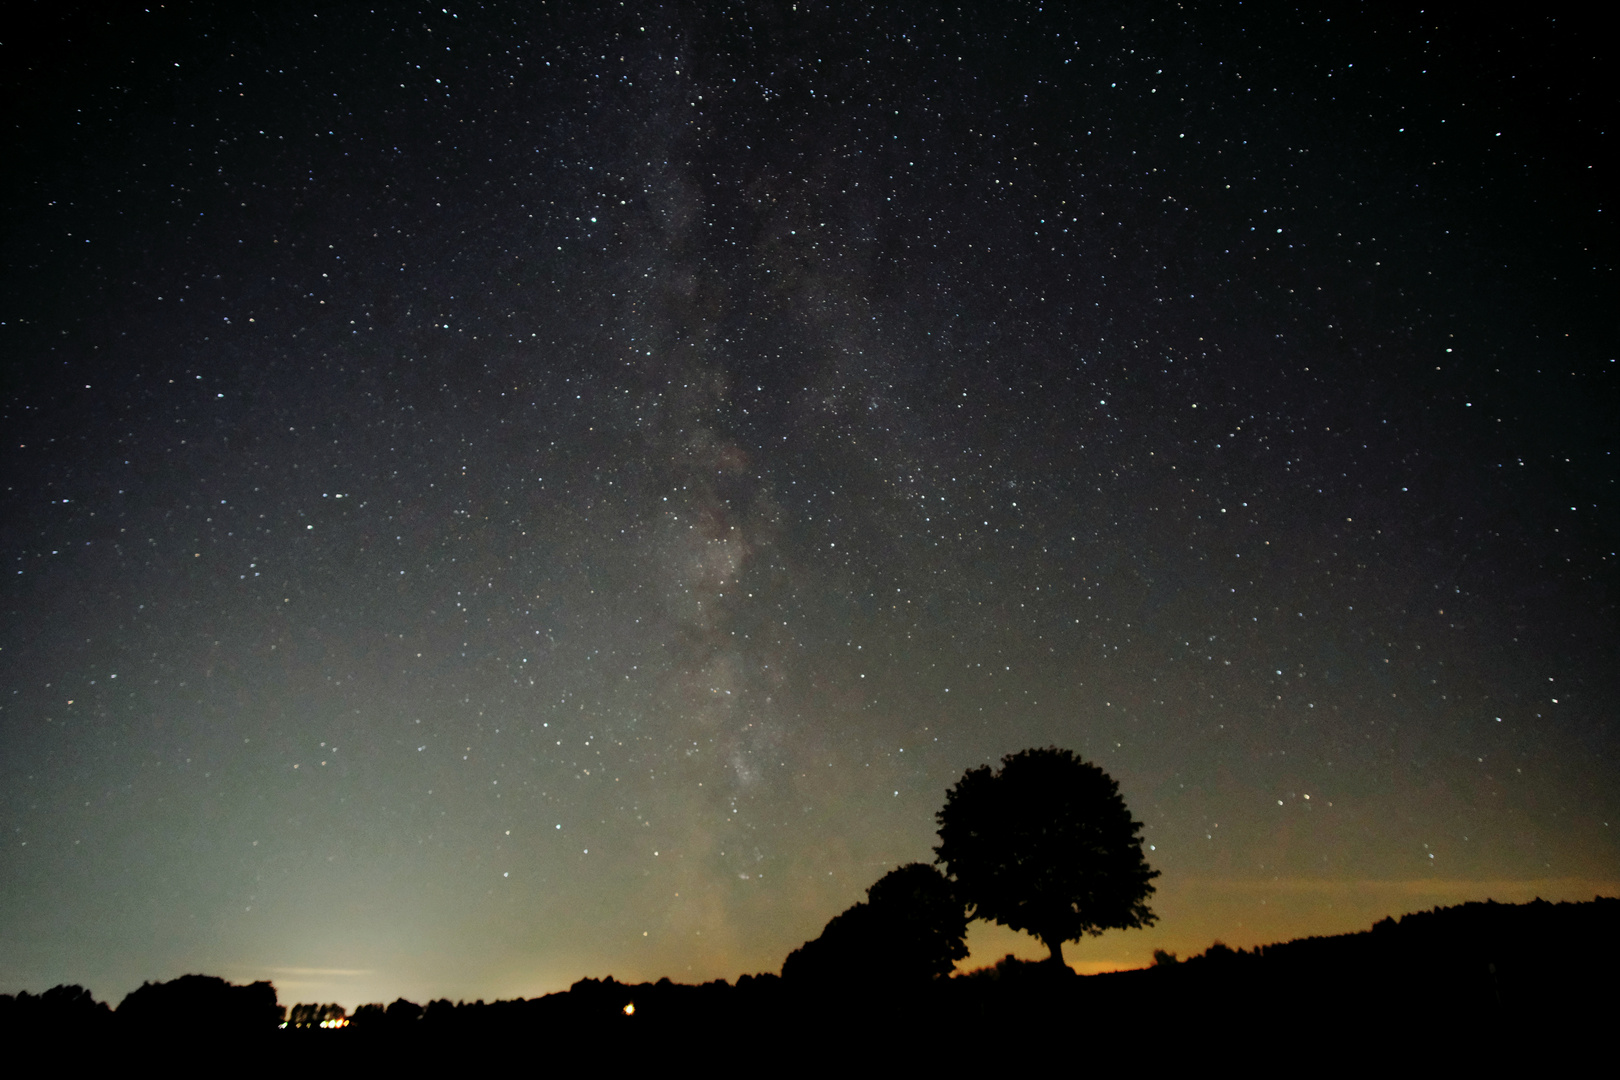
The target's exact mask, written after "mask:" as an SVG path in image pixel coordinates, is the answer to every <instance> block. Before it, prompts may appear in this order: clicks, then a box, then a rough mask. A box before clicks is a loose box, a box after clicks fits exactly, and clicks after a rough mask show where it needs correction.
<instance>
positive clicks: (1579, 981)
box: [0, 897, 1620, 1052]
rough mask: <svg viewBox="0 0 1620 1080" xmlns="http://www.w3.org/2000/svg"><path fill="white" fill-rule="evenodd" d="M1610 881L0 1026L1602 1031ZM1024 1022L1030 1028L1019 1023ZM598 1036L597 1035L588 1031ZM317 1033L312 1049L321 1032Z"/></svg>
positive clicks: (153, 1007)
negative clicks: (897, 977)
mask: <svg viewBox="0 0 1620 1080" xmlns="http://www.w3.org/2000/svg"><path fill="white" fill-rule="evenodd" d="M1617 960H1620V899H1617V898H1612V897H1598V898H1595V899H1594V900H1592V901H1589V902H1581V903H1556V904H1554V903H1548V902H1546V901H1542V900H1537V901H1534V902H1531V903H1528V904H1517V905H1515V904H1497V903H1494V902H1490V901H1486V902H1483V903H1468V904H1462V905H1459V906H1455V907H1446V908H1435V909H1433V910H1431V911H1422V912H1416V913H1412V914H1408V915H1404V916H1401V917H1400V918H1398V919H1396V918H1387V919H1384V920H1382V921H1380V922H1379V923H1377V924H1375V925H1374V926H1373V927H1371V928H1370V929H1368V930H1363V931H1359V932H1357V933H1350V934H1340V935H1336V936H1332V937H1310V938H1301V939H1296V940H1293V941H1287V942H1281V943H1278V944H1274V945H1265V946H1260V947H1257V948H1254V949H1232V948H1228V947H1227V946H1225V945H1222V944H1220V943H1219V942H1217V943H1215V944H1214V945H1212V946H1210V948H1209V949H1207V950H1205V951H1204V952H1203V953H1201V954H1199V955H1197V956H1194V957H1191V958H1189V959H1186V960H1180V961H1178V960H1176V958H1174V957H1173V956H1171V955H1169V954H1166V953H1159V954H1157V961H1156V963H1155V964H1154V965H1153V966H1152V967H1148V968H1141V969H1137V970H1133V971H1122V972H1111V973H1107V974H1101V975H1090V976H1080V975H1076V974H1074V973H1073V972H1072V971H1071V970H1070V969H1068V968H1060V967H1056V966H1054V965H1053V964H1051V963H1049V962H1045V961H1041V962H1035V961H1019V960H1016V959H1014V958H1013V957H1011V956H1009V957H1007V958H1006V959H1004V960H1002V961H1001V962H999V963H997V964H996V965H994V966H992V967H989V968H982V969H979V970H977V971H971V972H965V973H957V974H955V975H953V976H948V977H936V978H933V979H930V980H927V981H924V982H918V981H916V980H907V981H904V982H900V983H894V982H889V981H887V980H884V979H882V978H880V977H875V976H874V973H873V972H872V971H871V969H870V968H860V969H857V970H852V971H851V972H850V973H849V977H848V978H846V979H844V980H842V981H840V980H837V979H835V978H829V977H827V973H826V972H821V973H818V977H817V978H815V979H798V980H796V979H793V978H783V977H780V976H778V975H775V974H764V975H743V976H741V977H740V978H738V979H737V980H736V982H734V983H731V982H726V981H724V980H715V981H713V982H709V983H704V984H701V985H687V984H681V983H675V982H672V981H670V980H669V979H661V980H659V981H658V982H656V983H640V984H627V983H620V982H617V981H615V980H614V979H613V978H612V977H611V976H609V977H607V978H604V979H581V980H580V981H578V982H576V983H575V984H574V985H573V986H571V987H570V988H569V989H568V990H566V991H561V992H558V993H553V994H548V995H545V996H543V997H537V998H532V999H527V1000H522V999H519V1000H512V1001H495V1002H490V1003H485V1002H483V1001H477V1002H471V1003H468V1002H457V1003H452V1002H450V1001H448V1000H442V999H441V1000H436V1001H432V1002H429V1003H428V1004H427V1005H426V1006H422V1005H418V1004H416V1003H413V1002H409V1001H405V1000H404V999H399V1000H396V1001H395V1002H393V1003H392V1004H390V1005H386V1006H385V1005H382V1004H376V1005H366V1006H362V1007H361V1008H359V1009H357V1010H356V1012H355V1013H354V1015H353V1016H343V1015H342V1010H341V1009H340V1008H339V1007H337V1006H331V1005H326V1006H304V1005H300V1006H295V1007H294V1009H293V1010H292V1013H291V1016H292V1017H293V1018H298V1017H304V1018H310V1017H316V1016H319V1017H320V1018H321V1019H325V1020H327V1021H331V1020H334V1019H339V1018H341V1019H343V1020H346V1021H348V1023H347V1025H346V1026H342V1027H334V1026H328V1027H324V1028H323V1027H319V1026H315V1025H311V1024H305V1025H304V1026H299V1025H298V1024H297V1023H293V1022H285V1023H284V1017H286V1016H287V1015H288V1014H287V1013H286V1010H285V1009H284V1008H283V1007H282V1006H280V1005H279V1004H277V1002H276V1000H275V992H274V988H273V987H272V986H271V985H270V984H268V983H262V982H261V983H254V984H251V985H249V986H232V985H231V984H229V983H226V982H225V981H224V980H222V979H217V978H213V977H210V976H199V975H188V976H183V977H182V978H180V979H176V980H173V981H171V982H169V983H156V984H152V983H149V984H145V985H143V986H142V987H140V988H139V989H137V990H135V991H133V992H131V993H130V994H129V995H127V996H126V997H125V998H124V1000H123V1001H122V1002H121V1003H120V1004H119V1006H118V1008H117V1009H116V1010H113V1009H109V1008H108V1007H107V1005H106V1004H105V1003H101V1002H97V1001H95V1000H94V998H93V996H92V995H91V994H90V992H89V991H88V990H85V989H83V988H81V987H76V986H74V987H67V986H60V987H55V988H52V989H50V990H47V991H45V992H44V993H43V994H38V995H35V994H30V993H28V992H26V991H25V992H23V993H21V994H18V995H15V996H13V995H0V1034H3V1035H4V1036H5V1037H8V1038H11V1039H14V1040H19V1041H24V1042H26V1041H30V1040H34V1039H39V1038H47V1037H48V1038H62V1037H75V1038H82V1037H84V1036H92V1035H96V1034H105V1035H109V1036H116V1035H134V1034H137V1033H145V1034H152V1033H158V1032H164V1031H182V1030H184V1031H198V1030H205V1031H207V1032H209V1033H211V1034H213V1035H214V1036H216V1037H229V1038H231V1039H233V1040H251V1041H254V1042H273V1043H280V1044H284V1045H285V1044H289V1043H294V1042H295V1043H297V1045H299V1046H302V1047H305V1048H308V1049H311V1050H314V1049H315V1048H316V1047H328V1048H330V1047H335V1046H337V1045H338V1044H340V1043H341V1044H343V1045H356V1046H358V1045H361V1044H364V1045H368V1046H382V1045H399V1046H423V1045H429V1044H435V1043H439V1044H444V1045H464V1044H466V1041H467V1040H481V1041H491V1040H495V1041H499V1040H504V1039H510V1040H517V1041H519V1042H522V1041H525V1040H531V1039H534V1038H537V1037H538V1038H542V1039H548V1040H555V1039H557V1038H559V1037H566V1038H568V1039H575V1040H577V1039H579V1038H581V1037H584V1036H589V1037H590V1039H591V1040H593V1041H594V1042H596V1043H598V1044H600V1045H611V1046H616V1047H618V1048H620V1049H633V1048H635V1047H637V1046H640V1047H642V1048H644V1049H648V1050H651V1049H652V1048H655V1047H658V1046H664V1045H667V1044H668V1042H669V1040H671V1039H683V1038H690V1037H691V1036H692V1035H693V1033H695V1032H715V1031H724V1032H726V1033H728V1034H727V1037H728V1039H730V1040H731V1041H732V1042H733V1043H734V1044H735V1043H739V1042H741V1043H748V1042H750V1041H754V1042H757V1043H758V1044H759V1045H761V1046H764V1045H770V1044H773V1043H774V1042H775V1041H778V1040H780V1039H782V1038H792V1039H799V1040H801V1041H802V1039H803V1037H804V1036H806V1035H809V1034H814V1035H815V1036H816V1040H817V1042H816V1043H813V1044H812V1045H820V1046H821V1047H822V1048H823V1049H825V1048H828V1047H831V1046H834V1045H847V1044H849V1043H851V1042H852V1041H859V1040H867V1041H871V1040H884V1039H893V1038H896V1037H898V1036H897V1034H896V1033H899V1032H904V1031H917V1030H924V1029H927V1030H964V1031H966V1030H975V1029H977V1030H997V1029H1011V1030H1040V1029H1043V1028H1044V1029H1046V1030H1049V1031H1065V1030H1070V1029H1075V1028H1080V1027H1083V1028H1085V1029H1087V1030H1106V1031H1108V1032H1111V1033H1112V1035H1113V1036H1114V1037H1117V1038H1131V1037H1140V1036H1144V1035H1146V1034H1147V1033H1148V1032H1149V1030H1150V1029H1161V1028H1163V1026H1164V1025H1165V1024H1167V1023H1168V1024H1173V1025H1176V1026H1177V1027H1178V1028H1179V1029H1181V1030H1199V1029H1202V1030H1210V1031H1213V1030H1216V1029H1220V1028H1225V1027H1228V1026H1230V1025H1233V1024H1241V1025H1245V1026H1248V1027H1253V1026H1254V1025H1256V1024H1260V1025H1262V1026H1263V1027H1264V1028H1265V1029H1266V1030H1267V1031H1269V1032H1271V1033H1273V1036H1275V1037H1283V1038H1298V1039H1308V1038H1316V1037H1320V1036H1322V1035H1325V1034H1330V1033H1334V1034H1341V1035H1342V1034H1344V1033H1348V1032H1356V1033H1359V1038H1360V1040H1361V1041H1362V1043H1363V1044H1369V1043H1368V1040H1371V1043H1377V1042H1378V1040H1379V1039H1380V1038H1384V1037H1396V1036H1402V1035H1412V1034H1414V1033H1416V1032H1418V1031H1420V1030H1422V1031H1437V1030H1445V1031H1450V1032H1453V1033H1456V1032H1473V1033H1474V1034H1475V1035H1476V1036H1477V1037H1485V1036H1486V1034H1488V1035H1489V1037H1490V1038H1492V1039H1495V1040H1497V1041H1500V1039H1502V1038H1504V1037H1511V1036H1512V1034H1513V1033H1514V1032H1518V1033H1520V1034H1521V1035H1523V1036H1525V1037H1526V1038H1528V1037H1529V1034H1530V1033H1532V1032H1538V1031H1547V1030H1559V1031H1572V1030H1573V1031H1577V1032H1578V1031H1580V1030H1591V1031H1593V1032H1596V1031H1600V1030H1602V1028H1601V1026H1594V1027H1590V1028H1586V1027H1584V1026H1583V1025H1584V1022H1585V1021H1586V1020H1592V1021H1594V1022H1598V1021H1601V1019H1602V1018H1604V1017H1609V1016H1612V1015H1613V1010H1614V1007H1615V1005H1616V1004H1617V1003H1620V992H1617V990H1616V985H1615V978H1614V972H1615V969H1616V961H1617ZM1031 1025H1033V1027H1031ZM602 1040H606V1042H602ZM322 1052H324V1051H322Z"/></svg>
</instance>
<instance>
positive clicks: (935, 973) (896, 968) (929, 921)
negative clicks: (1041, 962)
mask: <svg viewBox="0 0 1620 1080" xmlns="http://www.w3.org/2000/svg"><path fill="white" fill-rule="evenodd" d="M866 894H867V901H866V902H865V903H859V904H856V905H854V906H853V907H851V908H849V909H847V910H845V911H843V912H841V913H840V914H838V915H835V916H833V918H832V920H831V921H830V922H828V923H827V926H826V928H825V929H824V930H822V932H821V936H820V937H818V938H816V939H815V940H813V941H807V942H805V943H804V944H803V945H802V946H800V947H799V948H797V949H795V950H794V951H793V952H792V953H790V954H789V955H788V958H787V959H786V960H785V961H784V962H783V964H782V978H783V979H785V980H787V981H788V982H789V983H796V984H802V985H809V984H816V985H818V986H824V987H831V986H833V985H834V984H838V983H847V984H849V985H850V986H851V987H852V988H855V987H868V988H870V987H874V986H888V985H894V984H900V985H904V984H909V983H917V982H926V981H928V980H929V979H935V978H939V977H941V976H944V975H948V974H950V972H951V969H952V968H953V967H954V966H955V965H956V961H958V960H960V959H962V958H963V957H965V956H967V944H966V942H965V941H964V940H963V938H964V937H965V936H966V934H967V921H968V920H967V914H966V912H965V911H964V909H963V905H962V902H961V901H960V900H958V899H957V898H956V894H955V892H954V890H953V889H952V888H951V884H950V882H948V881H946V880H945V877H944V875H942V874H941V873H940V872H939V871H938V870H937V869H935V868H934V867H932V866H929V865H928V864H927V863H909V864H907V865H905V866H902V867H900V868H899V869H897V870H891V871H890V872H889V873H887V874H885V875H884V876H883V877H882V878H880V879H879V880H878V881H877V882H876V883H875V884H874V885H872V887H871V888H869V889H867V890H866Z"/></svg>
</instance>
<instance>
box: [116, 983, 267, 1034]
mask: <svg viewBox="0 0 1620 1080" xmlns="http://www.w3.org/2000/svg"><path fill="white" fill-rule="evenodd" d="M285 1012H286V1010H285V1009H284V1008H283V1007H282V1006H281V1005H279V1004H278V1003H277V1002H276V988H275V987H274V986H272V985H270V984H269V983H267V982H256V983H250V984H248V985H246V986H236V985H234V984H232V983H228V982H226V981H225V980H224V979H221V978H218V977H216V976H213V975H182V976H180V977H179V978H178V979H174V980H172V981H170V982H166V983H142V984H141V986H140V987H139V989H136V990H131V991H130V992H129V993H128V994H127V995H125V997H124V1000H123V1001H121V1002H119V1003H118V1019H119V1021H120V1022H122V1023H126V1024H129V1025H132V1026H134V1027H137V1028H145V1029H148V1030H151V1031H159V1030H162V1029H164V1028H178V1027H181V1026H184V1027H186V1028H188V1029H190V1030H193V1031H198V1032H208V1033H210V1034H216V1035H217V1034H241V1035H246V1034H255V1033H258V1032H268V1031H272V1030H274V1029H275V1028H276V1026H277V1025H278V1024H280V1023H281V1020H282V1017H283V1015H284V1014H285Z"/></svg>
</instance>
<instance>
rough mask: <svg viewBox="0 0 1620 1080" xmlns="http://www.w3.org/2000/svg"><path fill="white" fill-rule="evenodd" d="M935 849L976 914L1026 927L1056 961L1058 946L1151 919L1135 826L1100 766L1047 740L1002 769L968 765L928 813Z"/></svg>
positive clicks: (1152, 873) (1151, 873)
mask: <svg viewBox="0 0 1620 1080" xmlns="http://www.w3.org/2000/svg"><path fill="white" fill-rule="evenodd" d="M936 819H937V820H938V822H939V841H940V842H939V846H938V847H936V848H934V853H935V854H936V855H937V856H938V857H939V861H940V862H941V863H943V864H944V865H945V868H946V870H947V872H948V873H949V874H950V876H951V878H952V879H953V880H954V881H955V883H956V886H957V894H958V895H959V896H960V897H961V899H962V900H963V901H965V902H966V903H967V904H968V905H970V906H971V909H972V910H971V914H972V915H973V916H974V917H975V918H982V919H989V920H991V921H994V922H998V923H1001V924H1002V925H1004V926H1009V927H1011V928H1012V929H1014V930H1023V931H1028V932H1029V933H1031V934H1034V935H1035V936H1036V937H1038V938H1039V939H1040V940H1041V941H1042V943H1044V944H1045V945H1046V947H1047V948H1048V949H1050V950H1051V953H1052V960H1053V961H1054V962H1057V963H1062V962H1063V943H1064V942H1065V941H1078V940H1080V938H1081V936H1082V935H1084V934H1093V935H1095V934H1101V933H1102V932H1103V931H1104V930H1110V929H1121V930H1123V929H1128V928H1132V927H1137V928H1140V927H1145V926H1151V925H1152V924H1153V923H1154V922H1156V921H1157V917H1156V916H1155V915H1154V914H1153V912H1152V911H1151V910H1150V909H1149V908H1148V906H1147V901H1148V898H1149V897H1150V896H1152V895H1153V886H1152V885H1151V884H1150V882H1151V881H1152V880H1153V879H1154V878H1156V877H1158V876H1159V872H1158V871H1157V870H1153V869H1150V868H1149V866H1148V864H1147V861H1146V859H1144V858H1143V856H1142V839H1141V836H1140V830H1141V828H1142V823H1141V822H1140V821H1132V820H1131V814H1130V811H1129V810H1128V809H1126V807H1125V800H1124V799H1123V798H1121V797H1120V794H1119V785H1118V784H1117V783H1116V782H1115V781H1114V780H1113V779H1112V778H1111V777H1110V776H1109V775H1108V774H1107V773H1105V772H1103V770H1102V769H1100V768H1098V767H1097V766H1095V765H1092V764H1090V763H1088V762H1086V761H1083V760H1081V759H1080V758H1079V757H1078V756H1076V755H1075V754H1074V753H1073V752H1072V751H1069V750H1060V749H1058V748H1056V747H1048V748H1046V749H1031V750H1024V751H1022V752H1021V753H1017V754H1009V755H1008V756H1007V757H1005V758H1003V759H1002V762H1001V769H1000V770H999V771H997V772H992V771H991V770H990V767H989V766H988V765H986V766H982V767H980V768H977V769H969V770H968V771H967V772H966V773H965V774H964V775H963V777H962V779H961V781H960V782H958V783H957V785H956V786H955V787H954V788H952V789H951V790H950V791H949V792H947V793H946V796H945V805H944V807H942V808H941V809H940V811H939V813H938V814H937V815H936Z"/></svg>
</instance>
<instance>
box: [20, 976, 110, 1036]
mask: <svg viewBox="0 0 1620 1080" xmlns="http://www.w3.org/2000/svg"><path fill="white" fill-rule="evenodd" d="M111 1023H112V1010H111V1009H109V1008H108V1007H107V1003H106V1002H105V1001H97V1000H96V999H95V998H94V997H93V996H92V995H91V993H90V991H88V990H86V989H85V988H84V987H82V986H76V985H75V986H68V985H59V986H53V987H51V988H50V989H49V990H47V991H45V992H44V993H43V994H30V993H29V992H28V991H26V990H24V991H23V992H22V993H20V994H18V995H17V996H16V997H12V996H11V995H10V994H5V995H0V1032H6V1033H18V1034H23V1033H31V1034H34V1035H40V1034H48V1035H52V1036H60V1035H63V1034H66V1033H69V1032H83V1033H86V1034H89V1033H92V1032H95V1031H100V1030H104V1029H106V1028H107V1027H108V1026H109V1025H110V1024H111Z"/></svg>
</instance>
